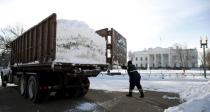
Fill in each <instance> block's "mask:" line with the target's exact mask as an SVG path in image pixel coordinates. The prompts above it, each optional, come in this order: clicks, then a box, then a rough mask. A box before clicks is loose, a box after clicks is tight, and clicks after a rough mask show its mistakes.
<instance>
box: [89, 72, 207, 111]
mask: <svg viewBox="0 0 210 112" xmlns="http://www.w3.org/2000/svg"><path fill="white" fill-rule="evenodd" d="M114 72H122V73H123V75H116V76H109V75H106V74H105V73H101V74H100V75H99V76H97V77H92V78H90V82H91V85H90V88H91V89H101V90H107V91H123V92H128V88H129V82H128V80H129V77H128V75H127V73H126V72H125V71H122V70H115V71H114ZM149 72H150V71H141V76H142V80H141V84H142V86H143V89H144V90H151V91H160V92H173V93H178V94H179V95H180V99H181V101H183V103H182V104H180V105H178V106H175V107H170V108H168V109H166V110H165V112H210V106H209V105H210V81H209V82H208V79H205V78H203V76H201V74H200V73H201V71H199V70H191V71H190V70H189V71H187V72H186V74H183V72H181V71H167V72H166V71H164V70H156V71H152V73H151V74H150V73H149ZM207 73H209V71H208V72H207ZM192 74H193V75H192ZM135 90H136V91H135V92H137V89H135ZM163 98H165V99H177V98H176V97H168V96H166V95H164V96H163Z"/></svg>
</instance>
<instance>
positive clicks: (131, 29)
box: [0, 0, 210, 51]
mask: <svg viewBox="0 0 210 112" xmlns="http://www.w3.org/2000/svg"><path fill="white" fill-rule="evenodd" d="M51 13H57V17H58V19H69V20H79V21H84V22H86V23H87V24H88V25H89V26H90V27H91V28H92V29H94V30H99V29H102V28H114V29H116V30H117V31H118V32H119V33H121V34H122V35H123V36H124V37H125V38H126V39H127V47H128V51H139V50H144V49H147V48H155V47H171V46H173V45H174V44H175V43H180V44H184V45H185V46H187V47H188V48H197V49H198V50H199V51H202V49H201V48H200V36H202V37H206V36H207V37H210V0H0V28H4V27H6V26H7V25H16V24H22V25H24V27H25V28H26V29H27V28H30V27H32V26H33V25H35V24H37V23H38V22H40V21H41V20H42V19H44V18H46V17H47V16H48V15H50V14H51Z"/></svg>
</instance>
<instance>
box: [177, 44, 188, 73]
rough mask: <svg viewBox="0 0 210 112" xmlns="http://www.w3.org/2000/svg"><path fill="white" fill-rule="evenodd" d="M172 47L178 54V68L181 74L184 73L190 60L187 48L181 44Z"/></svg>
mask: <svg viewBox="0 0 210 112" xmlns="http://www.w3.org/2000/svg"><path fill="white" fill-rule="evenodd" d="M174 46H175V50H176V53H177V54H178V60H179V63H180V67H181V68H182V69H183V72H184V73H185V70H186V68H188V62H189V58H190V56H189V51H188V50H187V46H185V45H181V44H175V45H174Z"/></svg>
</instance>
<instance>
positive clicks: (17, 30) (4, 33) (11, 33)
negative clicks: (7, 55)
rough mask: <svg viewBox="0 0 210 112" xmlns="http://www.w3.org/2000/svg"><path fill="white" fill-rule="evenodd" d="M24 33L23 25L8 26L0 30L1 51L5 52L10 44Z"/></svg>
mask: <svg viewBox="0 0 210 112" xmlns="http://www.w3.org/2000/svg"><path fill="white" fill-rule="evenodd" d="M23 32H24V28H23V26H22V25H15V26H7V27H6V28H2V29H0V51H1V52H5V51H7V50H8V49H7V48H8V47H7V46H8V45H9V43H10V42H11V41H12V40H13V39H15V38H17V37H18V36H20V35H21V34H22V33H23Z"/></svg>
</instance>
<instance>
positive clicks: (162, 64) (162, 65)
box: [160, 54, 164, 67]
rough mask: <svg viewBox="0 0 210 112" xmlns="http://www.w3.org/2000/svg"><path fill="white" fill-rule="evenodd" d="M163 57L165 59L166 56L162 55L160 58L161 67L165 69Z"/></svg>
mask: <svg viewBox="0 0 210 112" xmlns="http://www.w3.org/2000/svg"><path fill="white" fill-rule="evenodd" d="M163 57H164V55H163V54H161V55H160V58H161V65H160V66H161V67H164V63H163V61H164V60H163Z"/></svg>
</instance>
